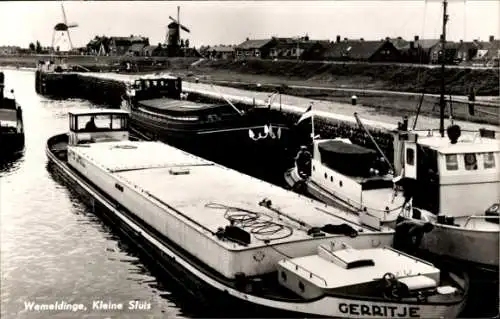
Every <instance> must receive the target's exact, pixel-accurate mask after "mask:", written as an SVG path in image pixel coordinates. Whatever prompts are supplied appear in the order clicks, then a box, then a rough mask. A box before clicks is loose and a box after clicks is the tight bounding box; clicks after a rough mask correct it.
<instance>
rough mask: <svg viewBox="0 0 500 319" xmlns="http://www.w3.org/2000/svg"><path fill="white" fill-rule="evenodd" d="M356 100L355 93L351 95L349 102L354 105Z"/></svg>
mask: <svg viewBox="0 0 500 319" xmlns="http://www.w3.org/2000/svg"><path fill="white" fill-rule="evenodd" d="M357 101H358V97H357V96H356V95H353V96H351V104H352V105H356V103H357Z"/></svg>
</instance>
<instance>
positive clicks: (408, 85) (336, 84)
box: [191, 60, 499, 125]
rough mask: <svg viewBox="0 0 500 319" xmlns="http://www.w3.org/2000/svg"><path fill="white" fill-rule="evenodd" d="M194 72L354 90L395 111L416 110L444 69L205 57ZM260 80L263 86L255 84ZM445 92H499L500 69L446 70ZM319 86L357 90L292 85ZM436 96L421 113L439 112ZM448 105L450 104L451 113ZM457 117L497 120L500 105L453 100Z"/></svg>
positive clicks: (310, 92) (337, 95)
mask: <svg viewBox="0 0 500 319" xmlns="http://www.w3.org/2000/svg"><path fill="white" fill-rule="evenodd" d="M191 72H193V74H194V76H197V77H198V78H199V79H200V81H201V82H205V81H212V82H216V81H235V82H243V83H240V84H238V83H226V82H225V83H223V85H225V86H231V87H237V88H242V89H249V90H255V91H273V90H275V89H277V88H281V90H282V92H283V94H289V95H296V96H303V97H307V98H311V99H320V100H331V101H338V102H343V103H350V102H351V96H352V95H353V94H355V95H357V96H358V104H360V105H364V106H369V107H374V108H376V109H377V110H378V111H380V112H383V113H386V114H390V115H394V116H401V115H414V114H415V112H416V110H417V107H418V105H419V102H420V99H421V95H420V94H421V93H423V92H425V93H426V94H438V93H439V89H440V69H439V68H427V67H423V66H401V65H370V64H328V63H320V62H303V63H300V62H299V63H297V62H295V61H279V62H273V61H258V60H254V61H245V62H242V61H239V62H227V61H206V62H204V63H201V64H199V65H198V66H197V67H195V68H192V70H191ZM257 83H260V86H257V85H256V84H257ZM445 83H446V92H447V94H451V95H466V94H467V91H468V89H469V87H470V86H471V85H474V89H475V90H476V92H477V95H478V96H479V95H485V96H490V95H495V96H498V95H499V70H498V69H457V68H450V69H446V71H445ZM293 85H302V86H304V85H305V86H319V87H330V88H346V89H347V88H349V89H358V90H359V91H355V92H352V91H342V90H341V89H340V90H322V89H310V88H307V89H304V88H293V87H290V86H293ZM363 90H387V91H404V92H413V93H418V95H409V96H404V95H394V94H388V93H383V92H377V93H373V92H365V91H363ZM438 101H439V98H438V97H435V96H428V95H426V96H424V99H423V103H422V107H421V111H420V114H424V115H428V116H434V117H438V116H439V107H438V106H437V103H438ZM448 112H449V108H447V110H446V116H448ZM453 115H454V118H456V119H461V120H467V121H472V122H479V123H489V124H495V125H498V123H499V108H498V107H495V106H476V112H475V115H474V116H470V115H469V114H468V109H467V105H466V104H464V103H457V102H454V103H453Z"/></svg>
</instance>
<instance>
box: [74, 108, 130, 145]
mask: <svg viewBox="0 0 500 319" xmlns="http://www.w3.org/2000/svg"><path fill="white" fill-rule="evenodd" d="M128 119H129V115H128V112H126V111H123V110H97V109H94V110H85V111H72V112H69V145H79V144H85V143H93V142H99V141H109V140H113V141H121V140H128V137H129V136H128V125H129V124H128Z"/></svg>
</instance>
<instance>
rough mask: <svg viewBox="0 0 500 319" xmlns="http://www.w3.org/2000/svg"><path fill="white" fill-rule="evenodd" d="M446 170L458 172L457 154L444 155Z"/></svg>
mask: <svg viewBox="0 0 500 319" xmlns="http://www.w3.org/2000/svg"><path fill="white" fill-rule="evenodd" d="M446 169H447V170H449V171H456V170H458V156H457V154H446Z"/></svg>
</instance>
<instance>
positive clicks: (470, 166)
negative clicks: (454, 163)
mask: <svg viewBox="0 0 500 319" xmlns="http://www.w3.org/2000/svg"><path fill="white" fill-rule="evenodd" d="M464 162H465V169H466V170H468V171H475V170H477V158H476V154H474V153H469V154H464Z"/></svg>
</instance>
